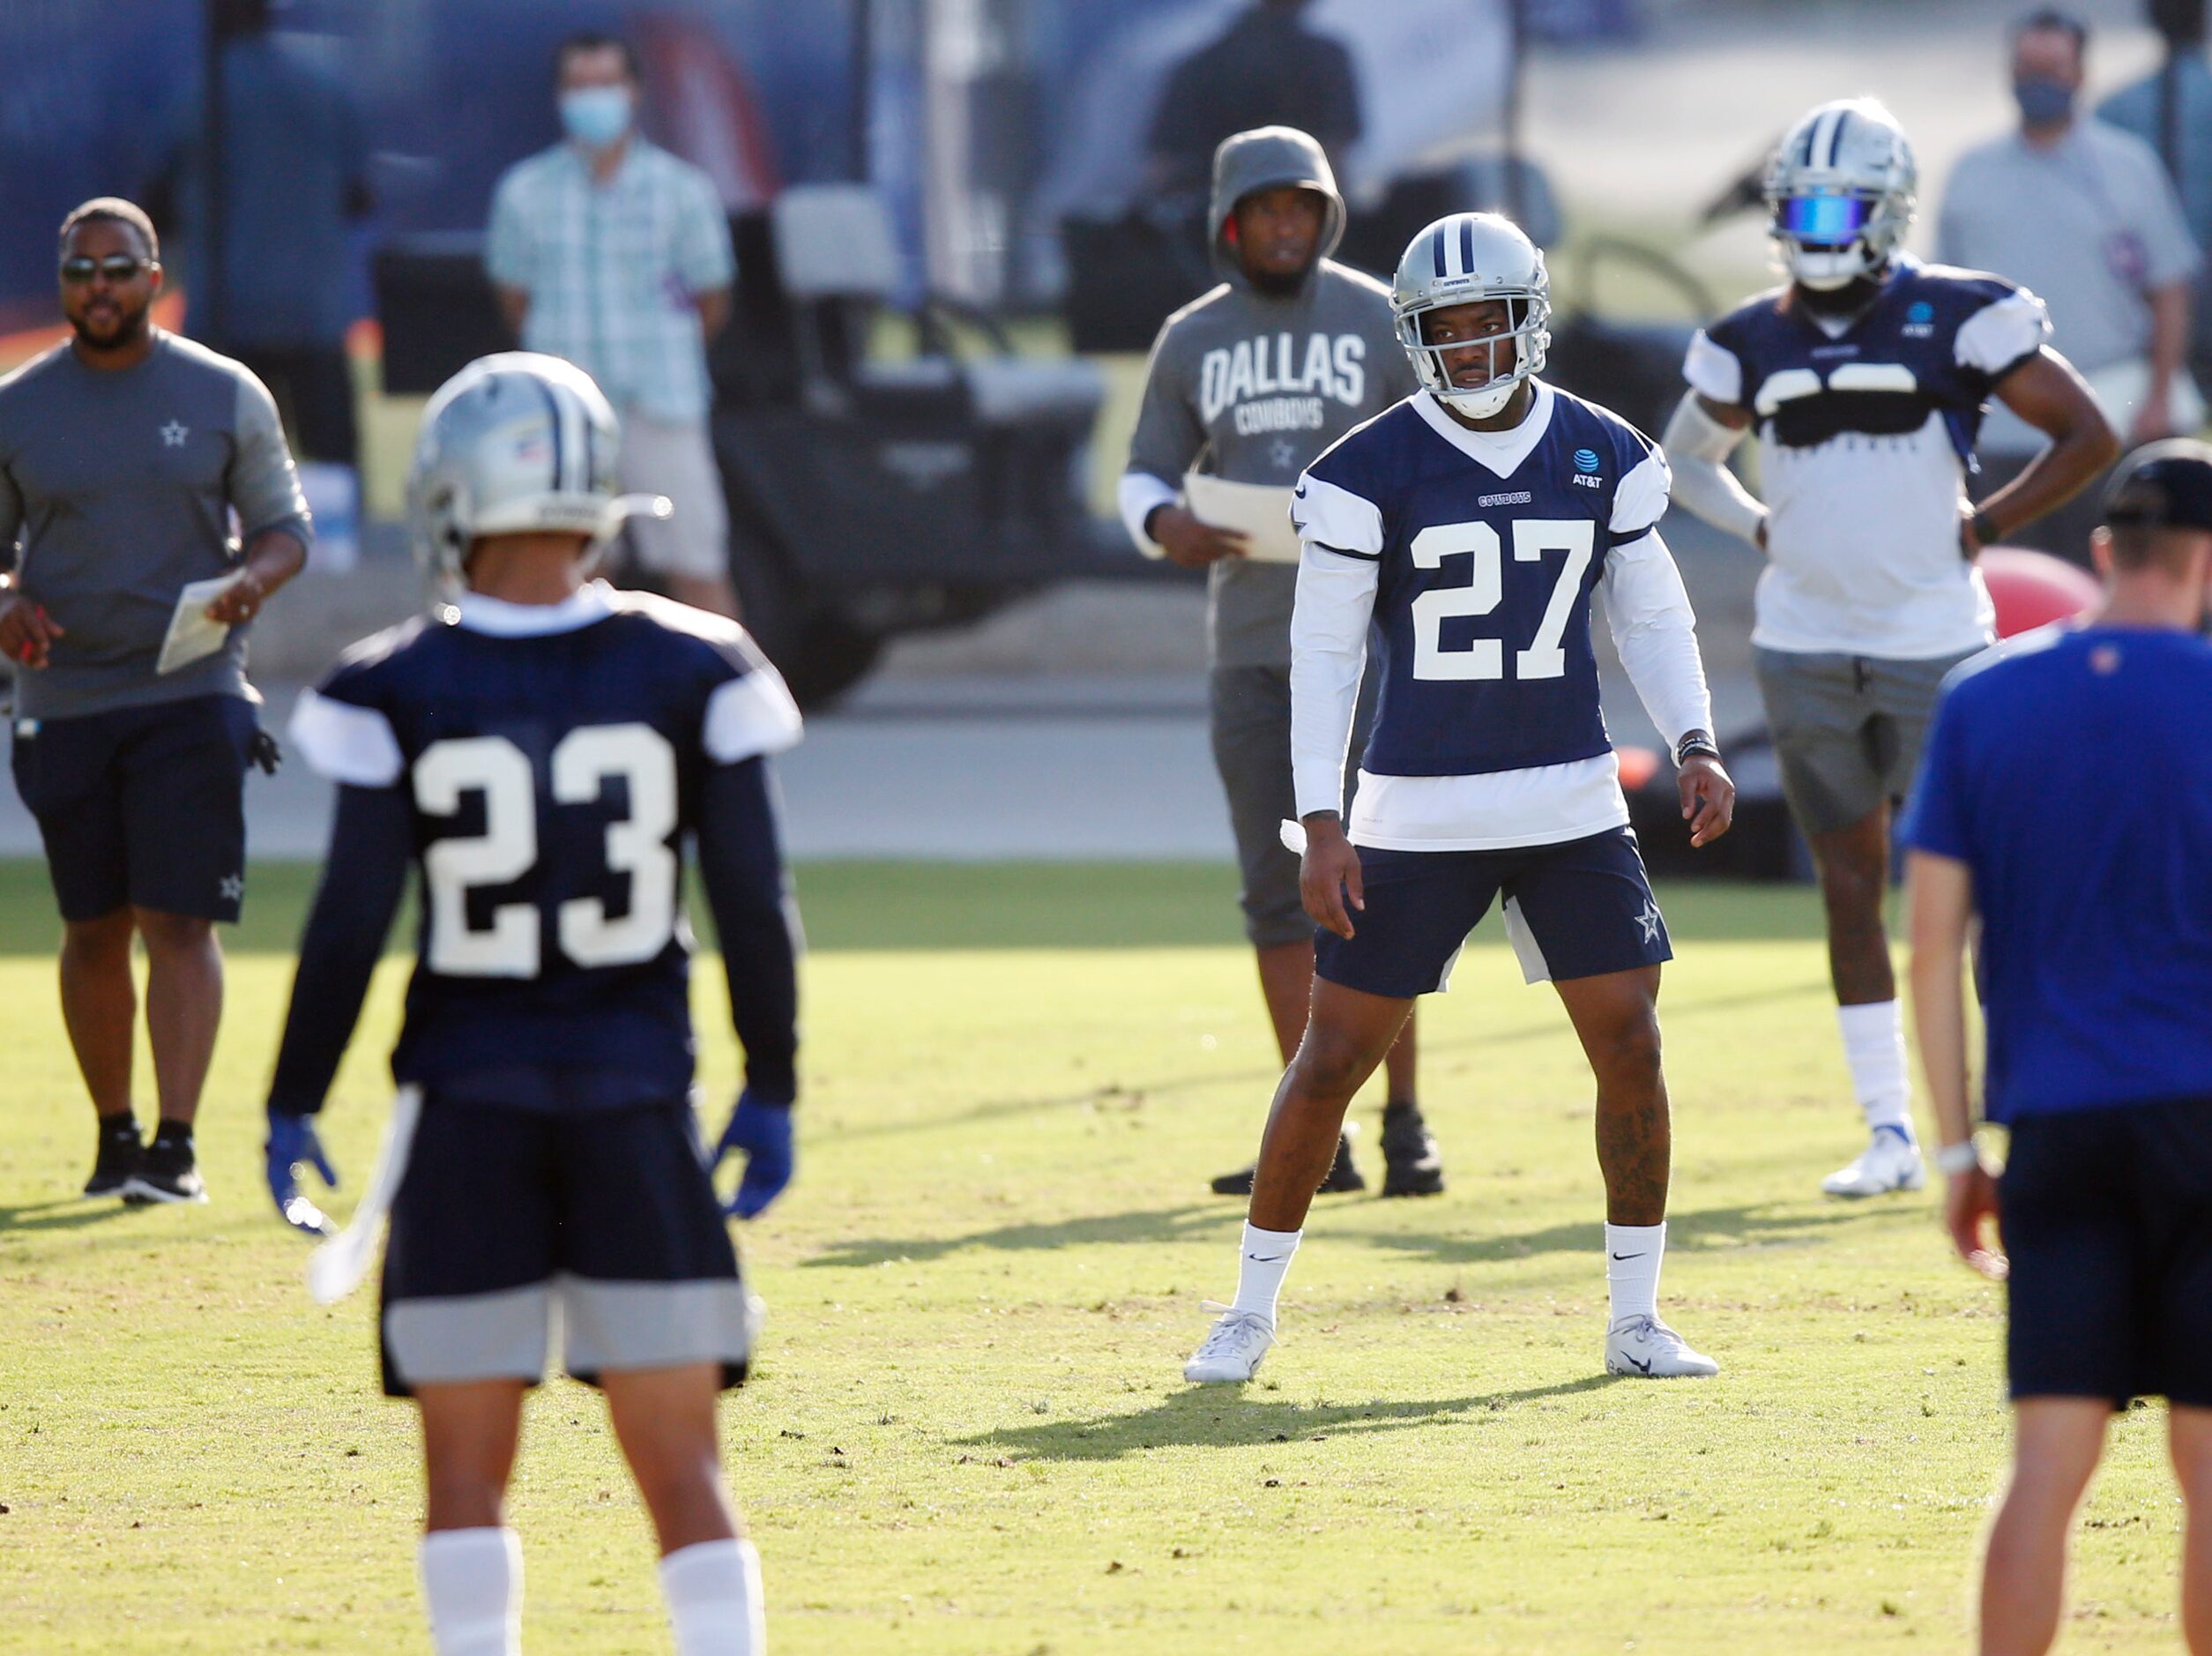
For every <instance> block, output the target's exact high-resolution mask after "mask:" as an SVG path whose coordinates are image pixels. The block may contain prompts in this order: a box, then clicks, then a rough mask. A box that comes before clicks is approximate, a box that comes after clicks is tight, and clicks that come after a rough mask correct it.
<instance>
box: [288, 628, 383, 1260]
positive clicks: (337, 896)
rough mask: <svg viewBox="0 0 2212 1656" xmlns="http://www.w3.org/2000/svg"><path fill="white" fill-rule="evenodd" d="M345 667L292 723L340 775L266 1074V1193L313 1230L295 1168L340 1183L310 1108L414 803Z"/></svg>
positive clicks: (348, 1020) (377, 928)
mask: <svg viewBox="0 0 2212 1656" xmlns="http://www.w3.org/2000/svg"><path fill="white" fill-rule="evenodd" d="M344 676H345V674H344V669H340V673H339V675H338V681H337V682H334V683H331V684H329V685H326V686H325V688H324V690H323V691H317V690H309V691H308V692H307V694H306V695H304V696H302V697H301V698H300V705H299V708H298V709H297V710H296V711H295V712H294V715H293V720H292V727H291V734H292V740H293V742H294V745H295V746H296V747H297V748H298V749H299V750H300V751H301V752H302V755H303V756H304V757H306V759H307V762H308V763H309V765H311V766H312V767H313V768H314V769H315V770H316V771H317V772H320V773H321V774H323V775H324V776H327V777H329V778H331V780H334V781H336V782H337V783H338V784H339V790H338V809H337V813H336V815H335V817H333V818H332V821H331V842H330V849H329V851H328V852H327V853H326V854H325V855H324V861H323V880H322V884H320V885H319V886H318V887H317V889H316V893H315V903H314V906H313V907H312V908H310V909H309V913H308V921H307V929H306V931H305V932H304V933H303V934H302V937H301V939H300V960H299V966H298V967H297V969H296V970H295V971H294V973H293V979H292V998H291V1003H290V1004H289V1006H288V1007H287V1010H286V1012H285V1019H284V1039H283V1041H282V1043H281V1044H280V1045H279V1048H278V1049H277V1067H276V1073H275V1075H274V1076H273V1078H272V1079H271V1081H270V1083H269V1107H268V1113H269V1139H268V1143H267V1145H266V1146H265V1148H266V1151H267V1155H268V1167H267V1173H268V1180H269V1195H270V1198H271V1200H272V1201H273V1202H275V1204H276V1205H277V1211H278V1212H279V1213H281V1214H283V1215H284V1217H285V1219H286V1220H288V1221H289V1222H290V1223H292V1224H294V1225H295V1226H297V1227H299V1228H300V1229H302V1230H305V1231H310V1232H321V1231H324V1230H325V1229H326V1228H327V1224H326V1222H325V1221H324V1218H323V1216H322V1214H320V1213H319V1212H317V1211H316V1209H315V1207H314V1205H313V1204H312V1203H309V1201H308V1200H307V1199H306V1197H302V1196H301V1195H300V1193H299V1189H298V1185H297V1182H296V1181H297V1176H298V1175H297V1174H296V1172H295V1169H296V1168H297V1167H298V1166H299V1164H301V1163H302V1162H306V1163H309V1164H310V1165H312V1166H313V1167H316V1168H317V1171H319V1172H320V1173H321V1174H322V1175H323V1178H324V1181H325V1182H327V1183H331V1184H336V1183H337V1182H338V1178H337V1175H336V1174H335V1173H334V1172H333V1170H332V1169H331V1164H330V1161H329V1159H328V1158H327V1157H325V1156H324V1153H323V1147H322V1145H321V1144H320V1143H319V1142H318V1141H317V1137H316V1132H315V1127H314V1123H313V1117H314V1116H315V1115H317V1112H319V1111H320V1110H321V1109H322V1108H323V1103H324V1100H325V1099H326V1098H327V1097H328V1096H329V1094H330V1090H331V1080H332V1079H333V1078H335V1077H336V1076H337V1074H338V1065H339V1060H340V1059H342V1058H343V1057H344V1056H346V1045H347V1043H348V1042H349V1041H352V1040H353V1036H354V1025H355V1024H357V1023H358V1022H359V1021H360V1019H361V1003H362V1002H363V1001H364V1000H366V999H367V998H368V995H369V980H370V979H371V978H372V977H373V976H375V974H376V962H377V960H378V959H381V958H382V956H383V954H384V940H385V939H386V938H387V937H388V936H391V922H392V921H393V919H394V918H395V917H396V916H397V915H398V912H399V902H400V899H401V898H402V897H403V896H404V895H405V893H406V883H407V869H408V868H409V866H410V865H411V864H412V863H413V860H414V806H413V799H412V798H411V797H410V796H409V794H408V792H407V789H406V787H405V785H404V779H405V775H406V762H405V760H404V758H403V757H402V756H401V753H400V750H399V743H398V738H397V737H396V736H395V735H393V734H392V729H391V724H390V722H389V721H388V720H385V718H384V715H383V714H382V713H380V712H376V710H375V709H374V708H372V707H369V706H365V705H360V704H358V703H356V702H354V701H351V700H347V699H345V696H344V692H343V690H341V689H340V688H339V683H342V681H343V679H344Z"/></svg>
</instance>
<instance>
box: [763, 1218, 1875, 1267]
mask: <svg viewBox="0 0 2212 1656" xmlns="http://www.w3.org/2000/svg"><path fill="white" fill-rule="evenodd" d="M1401 1211H1403V1210H1401ZM1880 1217H1881V1210H1876V1209H1869V1208H1866V1207H1865V1206H1863V1205H1862V1206H1853V1207H1848V1208H1846V1207H1823V1208H1811V1209H1806V1208H1797V1209H1792V1208H1791V1207H1788V1206H1786V1205H1781V1204H1776V1203H1761V1204H1748V1203H1747V1204H1739V1205H1736V1206H1733V1207H1707V1208H1694V1209H1692V1210H1690V1211H1689V1212H1673V1213H1670V1214H1668V1215H1667V1242H1668V1243H1669V1245H1670V1246H1671V1247H1672V1248H1673V1249H1675V1250H1676V1251H1677V1252H1678V1253H1679V1252H1681V1251H1683V1250H1686V1249H1687V1250H1689V1251H1696V1250H1699V1249H1708V1248H1740V1247H1747V1246H1758V1245H1761V1244H1766V1245H1771V1244H1774V1243H1778V1242H1780V1243H1786V1242H1799V1241H1807V1240H1812V1239H1814V1238H1817V1237H1822V1236H1828V1235H1834V1234H1835V1233H1836V1231H1837V1229H1838V1228H1839V1227H1843V1226H1848V1225H1853V1224H1862V1223H1866V1222H1868V1221H1871V1220H1877V1219H1879V1218H1880ZM1243 1218H1244V1213H1243V1210H1242V1208H1241V1207H1240V1206H1239V1205H1237V1204H1236V1203H1235V1202H1233V1201H1216V1202H1191V1203H1186V1204H1184V1205H1181V1206H1180V1207H1155V1208H1143V1209H1139V1210H1136V1211H1135V1212H1126V1213H1096V1214H1091V1215H1089V1216H1087V1217H1085V1218H1081V1219H1069V1220H1042V1221H1032V1222H1029V1223H1025V1224H1019V1225H1001V1226H999V1227H996V1228H994V1229H991V1230H982V1231H972V1232H970V1233H969V1234H968V1235H964V1236H914V1237H904V1238H901V1237H883V1236H869V1237H860V1238H856V1239H854V1240H853V1241H851V1242H842V1243H839V1244H838V1245H837V1246H836V1247H833V1248H830V1249H825V1250H824V1251H823V1252H821V1253H818V1254H816V1255H815V1256H814V1257H812V1258H811V1259H808V1260H806V1261H804V1262H803V1264H802V1268H804V1269H814V1268H819V1267H823V1266H831V1267H839V1268H843V1269H845V1270H863V1269H868V1268H871V1267H874V1266H877V1265H882V1264H890V1263H894V1262H899V1263H905V1264H926V1263H927V1262H928V1261H931V1260H935V1259H942V1258H944V1257H946V1256H947V1255H949V1254H955V1253H959V1252H961V1251H962V1250H964V1249H970V1248H980V1249H992V1250H995V1251H1000V1252H1009V1253H1025V1252H1029V1251H1032V1250H1036V1249H1061V1248H1081V1247H1084V1246H1089V1245H1094V1244H1100V1243H1105V1244H1122V1243H1129V1244H1135V1245H1136V1246H1140V1247H1157V1246H1158V1245H1159V1244H1160V1243H1162V1242H1187V1241H1189V1240H1192V1239H1193V1238H1196V1239H1199V1240H1202V1241H1213V1240H1218V1241H1220V1242H1224V1243H1227V1242H1230V1241H1233V1238H1234V1236H1235V1235H1236V1233H1237V1229H1238V1227H1239V1226H1240V1224H1241V1222H1242V1220H1243ZM1603 1235H1604V1231H1603V1228H1602V1227H1601V1226H1600V1225H1599V1223H1598V1219H1597V1217H1596V1216H1595V1213H1594V1212H1593V1215H1592V1217H1591V1218H1590V1219H1589V1220H1584V1221H1580V1222H1577V1223H1574V1224H1566V1225H1547V1226H1545V1227H1543V1228H1542V1229H1540V1230H1528V1231H1508V1232H1506V1233H1504V1234H1502V1235H1452V1234H1450V1233H1449V1232H1445V1231H1402V1230H1376V1231H1372V1232H1359V1231H1339V1232H1335V1233H1333V1234H1332V1235H1330V1236H1329V1245H1330V1246H1332V1247H1341V1246H1344V1245H1345V1244H1348V1243H1364V1244H1365V1245H1366V1246H1367V1247H1369V1248H1374V1249H1378V1250H1381V1251H1384V1252H1389V1253H1395V1254H1411V1255H1415V1256H1418V1257H1420V1258H1422V1259H1425V1260H1426V1261H1428V1262H1429V1263H1431V1264H1443V1265H1458V1264H1499V1263H1501V1262H1503V1261H1508V1260H1514V1259H1527V1258H1531V1257H1535V1256H1537V1255H1539V1254H1566V1253H1572V1254H1583V1253H1595V1252H1596V1251H1597V1249H1598V1246H1599V1242H1600V1240H1601V1238H1602V1237H1603Z"/></svg>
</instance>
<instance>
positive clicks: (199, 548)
mask: <svg viewBox="0 0 2212 1656" xmlns="http://www.w3.org/2000/svg"><path fill="white" fill-rule="evenodd" d="M60 275H61V295H62V310H63V314H64V315H66V316H67V317H68V318H69V323H70V327H71V338H70V339H67V340H65V341H63V343H62V344H60V345H57V346H56V347H54V348H53V349H51V350H49V351H48V352H46V353H45V354H43V355H41V356H39V357H37V358H35V359H34V360H33V361H32V362H28V363H26V364H25V365H24V366H23V367H22V368H21V369H18V370H17V371H16V372H15V373H13V374H11V375H10V376H9V377H7V378H6V379H4V380H0V547H4V548H11V549H12V550H13V551H14V555H15V556H14V557H13V560H12V562H13V564H14V568H13V571H12V572H11V573H10V574H8V575H7V576H6V577H5V589H4V590H0V651H4V652H5V653H6V654H7V658H8V660H9V661H10V662H11V663H12V664H13V666H14V667H15V668H16V686H15V697H16V700H15V717H14V725H15V746H14V756H13V757H14V770H15V780H16V787H17V790H18V791H19V793H20V794H22V796H23V802H24V804H25V805H26V807H28V808H29V809H30V811H31V813H32V815H33V816H34V817H36V818H37V819H38V824H39V832H40V834H41V837H42V838H43V839H44V840H45V843H46V854H47V866H48V871H49V873H50V875H51V876H52V879H53V884H54V894H55V897H56V899H57V901H58V903H59V905H60V907H61V911H62V921H63V939H62V957H61V980H62V983H61V988H62V1017H63V1022H64V1023H65V1024H66V1025H67V1026H68V1028H69V1036H70V1044H71V1046H72V1047H73V1048H75V1050H76V1054H77V1063H78V1069H79V1070H82V1072H83V1074H84V1078H85V1085H86V1090H87V1091H88V1092H89V1093H91V1094H92V1102H93V1109H94V1111H96V1112H97V1113H98V1115H99V1117H100V1140H99V1153H98V1158H97V1160H96V1163H95V1165H94V1167H93V1174H92V1177H91V1179H90V1180H89V1181H88V1182H86V1186H85V1194H86V1195H87V1196H117V1195H120V1196H122V1197H123V1198H124V1199H125V1200H137V1201H158V1202H190V1201H204V1200H205V1199H206V1191H205V1186H204V1185H203V1183H202V1182H201V1179H200V1175H199V1172H198V1169H197V1165H196V1160H195V1156H194V1152H193V1145H192V1122H193V1118H194V1116H195V1115H197V1111H198V1108H199V1095H200V1088H201V1085H202V1083H203V1082H205V1079H206V1077H207V1065H208V1060H209V1058H210V1056H212V1053H213V1051H214V1048H215V1030H216V1026H217V1023H218V1022H219V1020H220V1017H221V1013H222V999H223V959H222V951H221V949H220V947H219V946H218V944H217V943H216V941H215V932H214V922H215V921H235V920H236V919H237V918H238V912H239V906H240V903H241V900H242V898H243V896H244V893H245V855H246V824H245V802H244V794H245V778H246V769H247V766H248V765H249V764H250V763H251V762H254V761H256V760H258V761H259V762H261V763H262V764H264V765H265V766H266V767H268V768H271V769H273V768H274V764H275V759H274V750H273V748H272V747H270V746H268V745H267V738H265V737H264V736H263V735H261V733H260V728H259V726H258V723H257V720H256V719H255V715H254V706H255V703H256V702H257V699H258V698H257V697H256V696H255V694H254V691H253V690H252V688H251V687H250V685H249V684H248V683H246V647H245V630H246V627H247V624H248V623H250V622H251V621H252V620H253V618H254V616H255V615H257V614H258V613H259V612H260V610H261V608H262V607H263V606H264V604H266V603H267V602H268V600H269V598H270V595H271V594H272V593H274V592H276V590H277V589H278V588H279V587H280V586H283V585H284V584H285V583H286V582H287V581H288V580H290V579H291V578H293V576H294V575H296V574H297V573H299V571H300V566H301V565H302V563H304V562H305V561H306V558H307V548H308V538H309V521H308V512H307V506H306V503H305V502H304V501H303V500H302V498H301V496H300V489H299V482H298V480H297V478H296V476H295V475H294V471H293V466H292V457H291V454H290V452H289V451H287V449H286V447H285V442H284V431H283V429H282V427H281V426H280V425H279V422H278V420H277V409H276V405H275V403H274V402H273V401H272V399H270V396H269V393H268V392H267V391H266V390H265V389H264V387H263V385H262V384H261V382H260V381H259V380H257V379H256V378H255V377H253V375H252V374H251V373H250V372H248V371H247V369H244V368H243V367H242V366H240V365H239V364H238V363H236V362H232V361H231V360H230V359H229V358H227V357H223V356H218V355H216V354H214V353H213V352H212V351H209V350H207V349H206V348H205V347H201V346H198V345H195V344H193V343H192V342H191V341H190V340H188V339H179V338H178V337H176V336H175V334H172V333H168V332H164V331H162V330H161V329H159V328H156V327H154V326H153V324H152V322H151V319H150V317H149V315H148V310H149V307H150V306H151V305H152V304H153V298H154V295H156V294H157V293H159V292H160V287H161V263H160V246H159V245H158V243H157V242H156V240H155V237H154V233H153V224H152V223H151V222H150V221H149V220H148V219H147V218H146V215H145V213H142V212H141V211H139V209H138V207H136V206H134V205H131V204H130V202H128V201H123V200H119V199H116V198H112V197H101V198H97V199H95V200H92V201H88V202H86V204H85V205H83V206H81V207H78V209H77V210H76V211H75V212H73V213H71V214H70V215H69V217H68V218H67V219H65V220H63V223H62V238H61V272H60ZM234 511H235V513H236V514H237V518H238V522H239V524H240V526H242V530H243V539H242V544H241V543H240V542H239V541H234V540H233V539H232V538H231V529H230V519H231V515H232V513H233V512H234ZM18 541H20V544H18ZM219 580H220V581H224V582H227V585H225V586H222V587H221V589H220V592H214V591H211V590H209V589H207V588H205V587H204V588H203V589H202V590H201V592H199V593H194V594H190V597H189V600H188V594H187V593H186V589H187V588H188V587H190V586H192V585H193V584H194V583H212V582H215V581H219ZM195 649H197V653H195ZM133 936H137V937H138V938H140V939H142V940H143V941H144V942H145V951H146V1033H147V1035H148V1037H149V1039H150V1041H151V1044H152V1047H153V1070H154V1082H155V1088H156V1092H157V1094H158V1097H159V1110H160V1115H159V1120H158V1122H157V1123H156V1127H155V1130H154V1137H153V1142H152V1143H151V1144H150V1145H142V1144H141V1142H140V1139H139V1134H138V1123H137V1119H136V1118H135V1117H134V1115H132V1113H131V1104H130V1067H131V1039H132V1026H133V1024H134V1023H135V1021H136V1019H137V1015H138V1001H137V992H136V989H135V987H134V985H133V982H132V979H131V968H130V952H131V939H132V937H133Z"/></svg>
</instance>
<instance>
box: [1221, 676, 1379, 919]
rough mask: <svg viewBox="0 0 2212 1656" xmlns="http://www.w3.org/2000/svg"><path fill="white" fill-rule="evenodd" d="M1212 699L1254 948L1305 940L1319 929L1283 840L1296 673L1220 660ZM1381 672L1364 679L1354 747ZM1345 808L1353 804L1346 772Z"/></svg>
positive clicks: (1294, 857)
mask: <svg viewBox="0 0 2212 1656" xmlns="http://www.w3.org/2000/svg"><path fill="white" fill-rule="evenodd" d="M1209 690H1210V697H1211V700H1212V704H1213V708H1212V712H1213V720H1212V724H1213V763H1214V768H1215V769H1216V770H1217V771H1218V772H1220V773H1221V786H1222V788H1223V790H1224V791H1225V793H1226V794H1228V796H1229V826H1230V828H1231V829H1232V830H1233V832H1235V834H1236V839H1237V869H1238V872H1239V874H1240V876H1241V878H1242V884H1241V889H1240V891H1239V893H1238V899H1237V900H1238V902H1239V904H1240V906H1242V907H1243V909H1244V935H1245V936H1247V937H1248V938H1249V939H1250V940H1251V943H1252V946H1253V947H1254V948H1255V949H1272V948H1277V947H1279V946H1280V945H1282V944H1288V943H1306V942H1308V941H1310V940H1311V938H1312V937H1313V935H1314V922H1313V921H1311V920H1309V919H1307V914H1306V905H1305V903H1304V901H1303V899H1300V896H1299V891H1298V854H1297V853H1296V852H1294V851H1292V850H1290V849H1288V848H1287V847H1285V845H1284V844H1283V832H1282V824H1283V819H1284V818H1285V817H1296V816H1297V815H1298V791H1297V788H1296V787H1295V786H1294V785H1293V783H1292V780H1291V674H1290V669H1289V668H1282V667H1218V668H1214V669H1213V672H1212V675H1211V676H1210V683H1209ZM1373 690H1374V675H1372V674H1370V675H1368V680H1367V683H1366V684H1365V685H1363V686H1362V687H1361V690H1360V695H1359V712H1358V713H1357V714H1356V716H1355V717H1354V720H1353V723H1352V752H1353V753H1355V754H1356V753H1358V752H1359V750H1360V748H1361V747H1362V746H1363V745H1364V744H1365V743H1366V741H1367V724H1368V720H1369V719H1370V717H1371V716H1372V714H1373V712H1374V694H1373ZM1346 782H1347V785H1346V787H1345V794H1346V799H1345V804H1344V809H1346V811H1347V812H1349V811H1350V809H1351V800H1350V794H1351V791H1352V788H1351V779H1349V778H1347V780H1346Z"/></svg>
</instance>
